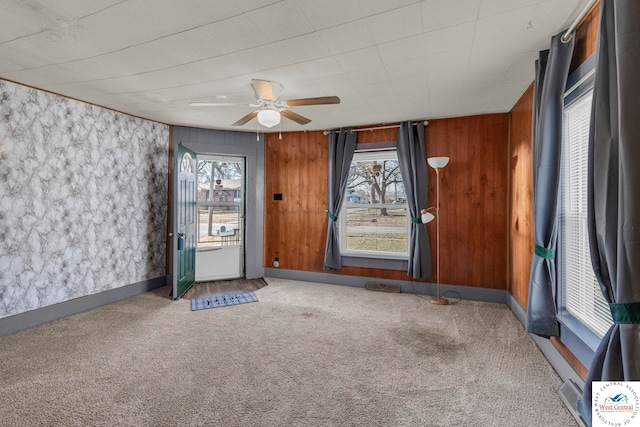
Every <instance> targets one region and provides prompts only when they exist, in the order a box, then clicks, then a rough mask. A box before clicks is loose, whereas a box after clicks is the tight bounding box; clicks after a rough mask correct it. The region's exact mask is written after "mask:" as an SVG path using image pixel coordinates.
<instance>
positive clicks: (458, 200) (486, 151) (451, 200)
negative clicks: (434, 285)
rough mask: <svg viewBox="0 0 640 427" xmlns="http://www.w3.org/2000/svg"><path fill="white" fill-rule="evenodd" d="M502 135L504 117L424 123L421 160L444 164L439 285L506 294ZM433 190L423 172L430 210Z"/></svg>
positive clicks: (433, 232)
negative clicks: (445, 159)
mask: <svg viewBox="0 0 640 427" xmlns="http://www.w3.org/2000/svg"><path fill="white" fill-rule="evenodd" d="M508 135H509V116H508V114H490V115H480V116H469V117H456V118H451V119H439V120H430V121H429V126H428V127H427V129H426V144H427V149H426V151H427V157H435V156H448V157H449V158H450V161H449V165H447V167H445V168H444V169H443V170H442V171H441V172H440V203H441V210H440V213H441V216H440V220H441V222H440V268H441V269H442V271H441V273H440V280H441V282H442V283H447V284H453V285H467V286H477V287H482V288H494V289H506V283H507V281H506V276H507V244H508V240H507V205H508V204H507V178H508V173H507V170H508V167H507V164H508ZM435 189H436V174H435V172H434V171H433V169H432V168H429V204H430V205H434V204H435V201H436V192H435V191H436V190H435ZM429 227H430V228H429V235H430V236H432V247H434V244H435V238H434V237H435V235H436V226H435V224H433V223H431V224H429ZM433 259H434V261H433V265H434V266H435V264H436V263H435V250H434V251H433Z"/></svg>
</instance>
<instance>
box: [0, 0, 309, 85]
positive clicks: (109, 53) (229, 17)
mask: <svg viewBox="0 0 640 427" xmlns="http://www.w3.org/2000/svg"><path fill="white" fill-rule="evenodd" d="M127 1H129V0H125V1H122V2H120V3H118V4H117V5H119V4H122V3H126V2H127ZM283 1H285V0H279V1H276V2H273V3H270V4H268V5H265V6H261V7H258V8H255V9H251V10H250V11H247V12H240V13H237V14H235V15H232V16H228V17H226V18H224V19H219V20H215V21H211V22H207V23H205V24H200V25H197V26H195V27H190V28H187V29H184V30H181V31H176V32H173V33H170V34H165V35H163V36H161V37H156V38H153V39H150V40H146V41H144V42H140V43H135V44H131V45H128V46H125V47H121V48H119V49H114V50H110V51H108V52H103V53H100V54H98V55H91V56H86V57H83V58H77V59H72V60H70V61H61V62H56V63H50V64H47V65H45V66H39V67H31V68H21V69H19V70H9V71H7V72H16V71H31V70H37V69H40V68H44V67H50V66H53V65H67V64H73V63H74V62H80V61H86V60H88V59H96V58H100V57H102V56H106V55H111V54H114V53H119V52H124V51H126V50H128V49H131V48H134V47H140V46H144V45H145V44H149V43H154V42H157V41H159V40H163V39H166V38H168V37H173V36H176V35H179V34H184V33H188V32H190V31H194V30H198V29H201V28H203V27H207V26H209V25H214V24H219V23H221V22H225V21H228V20H230V19H235V18H238V17H241V16H243V15H245V14H247V13H248V12H253V11H254V10H260V9H263V8H266V7H268V6H271V5H274V4H277V3H282V2H283ZM117 5H114V6H117ZM106 9H107V8H105V9H104V10H106ZM92 15H93V14H89V15H86V16H83V17H82V18H79V19H76V20H74V21H79V20H80V19H84V18H86V17H89V16H92ZM52 30H55V28H51V29H47V30H44V31H41V32H39V33H35V34H33V35H39V34H43V33H46V32H48V31H52ZM311 33H312V32H309V33H306V34H311ZM306 34H300V35H299V36H301V35H306ZM33 35H32V36H33ZM263 35H264V36H265V39H266V34H263ZM299 36H294V37H299ZM29 37H31V36H29ZM294 37H289V38H294ZM22 38H25V37H20V39H22ZM289 38H285V39H282V40H277V41H273V42H268V43H265V44H264V45H260V46H265V45H267V44H270V43H277V42H280V41H285V40H287V39H289ZM17 40H19V39H17ZM2 44H5V42H3V43H0V45H2ZM260 46H253V47H252V48H255V47H260ZM252 48H248V49H252ZM228 53H230V52H226V53H225V54H228ZM225 54H223V55H225ZM217 56H221V55H217ZM217 56H213V57H210V58H204V59H205V60H206V59H213V58H216V57H217ZM192 62H194V61H191V62H186V63H183V64H180V65H188V64H190V63H192ZM160 70H164V69H160ZM122 77H128V76H122ZM111 78H117V77H111ZM88 81H93V80H88Z"/></svg>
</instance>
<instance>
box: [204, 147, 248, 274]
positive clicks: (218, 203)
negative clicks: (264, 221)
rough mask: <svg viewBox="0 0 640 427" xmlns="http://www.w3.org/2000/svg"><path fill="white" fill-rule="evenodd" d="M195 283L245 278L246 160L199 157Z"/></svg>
mask: <svg viewBox="0 0 640 427" xmlns="http://www.w3.org/2000/svg"><path fill="white" fill-rule="evenodd" d="M197 164H198V167H197V169H198V172H197V174H198V193H197V194H198V195H197V203H196V205H197V236H198V238H197V249H196V281H199V282H201V281H212V280H223V279H235V278H239V277H243V276H244V253H245V251H244V240H245V239H244V232H245V221H244V220H245V159H244V158H243V157H233V156H216V155H200V156H198V163H197Z"/></svg>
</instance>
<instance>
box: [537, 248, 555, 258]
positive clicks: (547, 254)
mask: <svg viewBox="0 0 640 427" xmlns="http://www.w3.org/2000/svg"><path fill="white" fill-rule="evenodd" d="M536 255H538V256H539V257H540V258H544V259H555V257H556V251H554V250H553V249H547V248H544V247H542V246H538V245H536Z"/></svg>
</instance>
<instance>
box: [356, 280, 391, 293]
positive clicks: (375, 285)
mask: <svg viewBox="0 0 640 427" xmlns="http://www.w3.org/2000/svg"><path fill="white" fill-rule="evenodd" d="M364 287H365V289H367V290H369V291H379V292H393V293H395V294H399V293H400V285H396V284H395V283H380V282H367V284H366V285H364Z"/></svg>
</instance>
